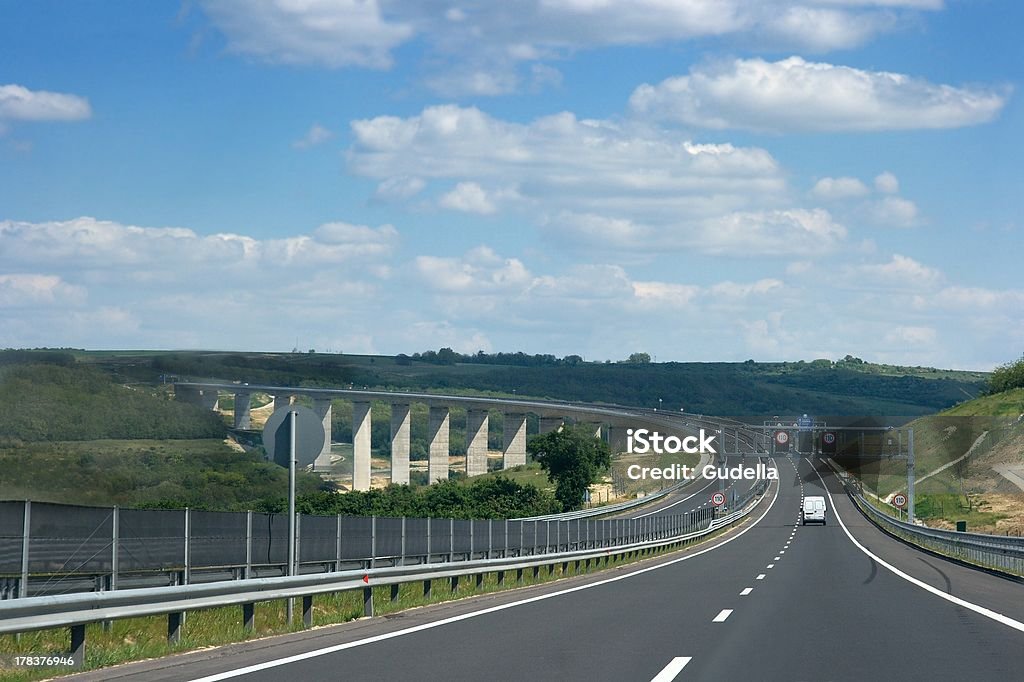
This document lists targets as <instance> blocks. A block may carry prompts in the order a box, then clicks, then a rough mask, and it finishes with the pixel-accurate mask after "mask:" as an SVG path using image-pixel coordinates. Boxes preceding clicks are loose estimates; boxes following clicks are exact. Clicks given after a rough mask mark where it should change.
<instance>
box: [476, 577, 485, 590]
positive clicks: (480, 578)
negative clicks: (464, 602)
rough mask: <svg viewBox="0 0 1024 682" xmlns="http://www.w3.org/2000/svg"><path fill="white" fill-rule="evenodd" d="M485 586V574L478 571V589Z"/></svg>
mask: <svg viewBox="0 0 1024 682" xmlns="http://www.w3.org/2000/svg"><path fill="white" fill-rule="evenodd" d="M483 586H484V574H483V573H477V574H476V589H478V590H479V589H480V588H481V587H483Z"/></svg>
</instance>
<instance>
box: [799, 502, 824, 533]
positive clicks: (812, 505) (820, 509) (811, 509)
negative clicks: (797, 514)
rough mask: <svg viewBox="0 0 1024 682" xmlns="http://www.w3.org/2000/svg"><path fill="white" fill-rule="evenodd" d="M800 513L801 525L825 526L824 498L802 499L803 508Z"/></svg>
mask: <svg viewBox="0 0 1024 682" xmlns="http://www.w3.org/2000/svg"><path fill="white" fill-rule="evenodd" d="M800 511H801V521H802V522H803V525H805V526H806V525H807V524H808V523H818V522H821V525H823V526H824V525H825V498H824V497H821V496H818V495H811V496H808V497H805V498H804V506H803V508H802V509H801V510H800Z"/></svg>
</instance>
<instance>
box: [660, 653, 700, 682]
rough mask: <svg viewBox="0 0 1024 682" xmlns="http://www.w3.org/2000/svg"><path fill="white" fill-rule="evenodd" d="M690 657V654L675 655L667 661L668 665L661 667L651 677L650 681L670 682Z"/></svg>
mask: <svg viewBox="0 0 1024 682" xmlns="http://www.w3.org/2000/svg"><path fill="white" fill-rule="evenodd" d="M691 658H692V656H676V657H675V658H673V659H672V660H671V661H669V662H668V665H666V666H665V667H664V668H662V669H661V672H660V673H658V674H657V675H655V676H654V677H653V678H652V679H651V682H672V680H674V679H676V675H678V674H679V673H680V672H681V671H682V669H683V668H685V667H686V664H687V663H689V662H690V659H691Z"/></svg>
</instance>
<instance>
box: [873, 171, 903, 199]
mask: <svg viewBox="0 0 1024 682" xmlns="http://www.w3.org/2000/svg"><path fill="white" fill-rule="evenodd" d="M875 189H877V190H878V191H879V192H882V193H883V194H896V193H897V192H899V191H900V181H899V180H898V179H897V178H896V176H895V175H893V174H892V173H890V172H889V171H884V172H882V173H879V174H878V175H876V176H875Z"/></svg>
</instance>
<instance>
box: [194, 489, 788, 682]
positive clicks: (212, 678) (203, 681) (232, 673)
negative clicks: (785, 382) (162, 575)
mask: <svg viewBox="0 0 1024 682" xmlns="http://www.w3.org/2000/svg"><path fill="white" fill-rule="evenodd" d="M780 489H781V487H780V486H775V495H773V496H772V501H771V502H770V503H769V504H768V508H767V509H765V510H764V512H763V513H762V514H761V515H760V516H759V517H757V520H756V521H754V522H753V523H752V524H750V525H749V526H747V527H746V528H744V529H743V530H741V531H740V532H739V533H737V534H736V535H733V536H732V537H731V538H727V539H726V540H724V541H723V542H721V543H720V544H717V545H715V546H714V547H708V548H707V549H702V550H701V551H699V552H694V553H693V554H687V555H686V556H684V557H679V558H678V559H673V560H672V561H666V562H665V563H663V564H658V565H657V566H648V567H647V568H641V569H637V570H635V571H632V572H630V573H624V574H623V575H617V576H614V577H612V578H606V579H605V580H599V581H597V582H594V583H587V584H586V585H577V586H576V587H569V588H566V589H564V590H560V591H558V592H550V593H548V594H540V595H537V596H536V597H529V598H527V599H521V600H519V601H515V602H509V603H508V604H498V605H497V606H491V607H488V608H486V609H480V610H479V611H471V612H469V613H463V614H460V615H458V616H452V617H450V618H443V619H441V620H436V621H432V622H430V623H423V624H421V625H414V626H412V627H410V628H405V629H404V630H395V631H394V632H385V633H383V634H380V635H374V636H373V637H366V638H365V639H357V640H354V641H352V642H345V643H344V644H336V645H334V646H329V647H324V648H322V649H314V650H313V651H306V652H303V653H301V654H295V655H293V656H286V657H285V658H279V659H276V660H273V661H265V662H263V663H256V664H253V665H247V666H245V667H243V668H236V669H235V670H227V671H225V672H222V673H215V674H213V675H207V676H206V677H197V678H194V679H192V680H191V681H190V682H218V680H227V679H231V678H232V677H239V676H240V675H248V674H249V673H254V672H259V671H260V670H267V669H269V668H276V667H279V666H282V665H288V664H289V663H295V662H297V661H304V660H306V659H308V658H316V657H318V656H326V655H327V654H333V653H335V652H338V651H344V650H346V649H354V648H355V647H359V646H363V645H365V644H373V643H375V642H383V641H385V640H388V639H394V638H395V637H401V636H403V635H411V634H413V633H416V632H420V631H422V630H431V629H433V628H436V627H441V626H442V625H448V624H449V623H457V622H458V621H462V620H468V619H470V618H476V617H477V616H483V615H486V614H488V613H495V612H496V611H504V610H505V609H511V608H513V607H516V606H522V605H524V604H532V603H533V602H538V601H544V600H545V599H551V598H553V597H560V596H562V595H563V594H571V593H572V592H579V591H581V590H588V589H590V588H592V587H598V586H600V585H607V584H608V583H614V582H618V581H619V580H625V579H627V578H632V577H634V576H638V575H641V574H643V573H647V572H648V571H656V570H658V569H661V568H665V567H666V566H672V565H673V564H678V563H679V562H681V561H687V560H689V559H692V558H694V557H697V556H700V555H701V554H706V553H707V552H711V551H713V550H716V549H718V548H719V547H722V546H723V545H727V544H729V543H730V542H732V541H733V540H736V539H737V538H740V537H743V535H744V534H745V533H746V532H747V531H749V530H751V529H752V528H754V527H755V526H757V524H759V523H760V522H761V519H763V518H764V517H765V516H767V515H768V512H770V511H771V510H772V507H774V506H775V501H776V500H777V499H779V490H780Z"/></svg>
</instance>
